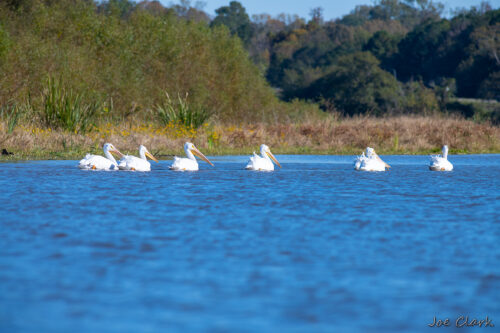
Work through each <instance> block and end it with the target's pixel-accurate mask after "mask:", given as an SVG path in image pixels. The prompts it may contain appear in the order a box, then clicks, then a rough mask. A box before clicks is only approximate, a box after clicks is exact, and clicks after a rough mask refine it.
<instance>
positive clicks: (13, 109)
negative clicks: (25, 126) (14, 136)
mask: <svg viewBox="0 0 500 333" xmlns="http://www.w3.org/2000/svg"><path fill="white" fill-rule="evenodd" d="M23 111H24V110H23V107H21V106H19V105H17V104H15V103H14V104H8V105H5V106H3V107H2V108H0V119H2V120H3V121H4V122H5V123H6V125H7V133H8V134H11V133H12V132H13V131H14V129H15V128H16V126H17V124H18V123H19V119H20V118H21V116H22V114H23Z"/></svg>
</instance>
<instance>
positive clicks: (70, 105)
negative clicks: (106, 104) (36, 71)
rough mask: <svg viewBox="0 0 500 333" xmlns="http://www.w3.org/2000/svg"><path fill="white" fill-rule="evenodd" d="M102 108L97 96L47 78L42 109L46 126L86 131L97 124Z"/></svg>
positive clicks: (71, 130) (77, 131) (42, 116)
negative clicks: (91, 95)
mask: <svg viewBox="0 0 500 333" xmlns="http://www.w3.org/2000/svg"><path fill="white" fill-rule="evenodd" d="M102 109H103V104H102V102H100V101H99V100H97V99H96V98H92V97H89V96H85V95H84V94H81V93H77V92H74V91H73V90H68V89H66V88H65V87H64V85H63V83H62V82H61V80H57V79H53V78H51V77H49V78H48V79H47V84H46V87H45V89H44V90H43V92H42V108H41V111H40V116H41V120H42V122H43V124H44V125H45V126H46V127H48V128H58V129H62V130H66V131H70V132H75V133H85V132H88V131H89V130H91V129H92V127H93V126H95V124H96V121H97V119H98V116H99V114H100V112H101V110H102Z"/></svg>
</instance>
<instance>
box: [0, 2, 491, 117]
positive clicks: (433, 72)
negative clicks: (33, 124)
mask: <svg viewBox="0 0 500 333" xmlns="http://www.w3.org/2000/svg"><path fill="white" fill-rule="evenodd" d="M443 10H444V6H443V5H442V4H441V3H439V2H434V1H432V0H379V1H377V2H375V3H374V4H373V5H362V6H357V7H356V8H354V9H353V10H352V11H351V12H350V13H349V14H347V15H345V16H343V17H341V18H338V19H335V20H330V21H327V20H325V19H324V18H323V14H322V9H321V8H314V9H312V10H311V13H310V18H309V19H304V18H301V17H299V16H292V15H285V14H282V15H279V16H277V17H271V16H270V15H267V14H261V15H254V16H253V17H249V15H248V14H247V13H246V10H245V8H244V7H243V6H242V5H241V3H239V2H237V1H231V2H230V3H229V4H228V5H227V6H222V7H220V8H218V9H217V10H216V15H215V16H214V17H210V15H208V14H207V13H205V12H204V11H203V6H201V5H200V4H199V3H196V4H195V5H192V4H191V2H190V1H188V0H182V1H181V2H180V3H179V4H176V5H170V6H169V7H165V6H163V5H162V4H161V3H159V2H158V1H141V2H133V1H129V0H109V1H102V2H95V1H92V0H51V1H49V0H6V1H5V2H4V3H3V4H0V69H2V71H3V72H4V76H3V77H2V78H0V88H2V90H1V91H0V102H3V103H6V102H7V101H8V100H11V99H13V98H14V99H16V98H26V96H28V95H31V96H33V94H36V92H37V91H40V90H43V76H44V73H45V72H47V71H49V72H51V73H54V74H57V75H58V76H60V77H62V79H63V80H65V81H67V84H68V85H70V86H72V87H74V88H75V89H80V90H82V89H83V90H85V91H88V92H89V93H91V94H94V95H96V94H97V95H100V96H99V98H107V99H108V100H112V101H113V105H114V107H116V108H118V109H120V110H122V112H121V114H124V113H125V114H126V113H127V112H134V110H139V109H141V108H147V106H148V105H150V104H151V103H154V102H157V101H159V100H161V98H162V96H163V94H164V93H165V91H168V92H170V93H174V94H175V93H179V92H180V93H182V94H184V93H186V92H189V93H190V94H189V96H192V97H191V98H192V99H193V103H195V104H199V105H204V106H205V107H207V108H210V109H211V110H213V113H214V114H215V115H216V116H217V117H219V118H220V119H223V120H226V119H231V120H248V121H251V120H257V119H262V118H263V117H268V118H269V117H271V118H273V117H274V118H276V117H278V116H279V114H281V113H287V112H291V111H290V110H291V109H293V107H292V108H291V109H290V105H291V104H290V103H283V102H280V101H279V100H278V99H277V98H276V96H278V97H279V99H281V100H282V101H284V102H293V103H295V104H294V105H295V106H296V105H297V103H301V102H297V101H299V100H303V101H308V102H310V103H314V104H316V105H319V106H320V107H321V108H322V109H323V110H324V111H326V112H339V113H342V114H346V115H355V114H372V115H393V114H402V113H403V114H424V115H425V114H431V113H436V112H460V113H462V114H464V115H465V116H474V117H478V118H481V117H483V118H490V119H492V120H493V121H500V107H499V105H500V104H499V103H498V101H500V59H499V58H500V9H498V8H497V9H495V8H493V7H492V6H491V5H490V4H488V3H486V2H485V3H483V4H481V5H480V6H478V7H471V8H469V9H460V10H455V11H454V12H453V14H452V15H451V16H450V17H444V16H443ZM304 105H305V104H304ZM123 110H128V111H123ZM130 110H132V111H130Z"/></svg>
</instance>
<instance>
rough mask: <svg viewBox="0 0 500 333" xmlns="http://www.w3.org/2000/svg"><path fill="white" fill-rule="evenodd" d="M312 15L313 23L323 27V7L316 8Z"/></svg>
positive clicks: (312, 10)
mask: <svg viewBox="0 0 500 333" xmlns="http://www.w3.org/2000/svg"><path fill="white" fill-rule="evenodd" d="M309 15H311V22H313V23H314V24H316V25H321V24H323V8H321V7H316V8H313V9H311V12H310V14H309Z"/></svg>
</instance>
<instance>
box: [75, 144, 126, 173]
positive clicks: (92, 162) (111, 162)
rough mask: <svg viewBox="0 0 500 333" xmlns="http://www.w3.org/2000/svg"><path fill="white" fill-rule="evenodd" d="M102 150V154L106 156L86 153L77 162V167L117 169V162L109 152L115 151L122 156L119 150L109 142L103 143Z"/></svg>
mask: <svg viewBox="0 0 500 333" xmlns="http://www.w3.org/2000/svg"><path fill="white" fill-rule="evenodd" d="M102 150H103V151H104V155H105V156H106V157H103V156H100V155H92V154H87V155H86V156H85V158H83V159H82V160H81V161H80V163H78V167H79V168H80V169H85V170H118V164H117V163H116V160H115V158H114V157H113V155H111V153H115V154H118V155H120V156H123V154H122V153H120V151H119V150H118V149H116V148H115V146H113V144H111V143H105V144H104V146H103V147H102Z"/></svg>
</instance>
